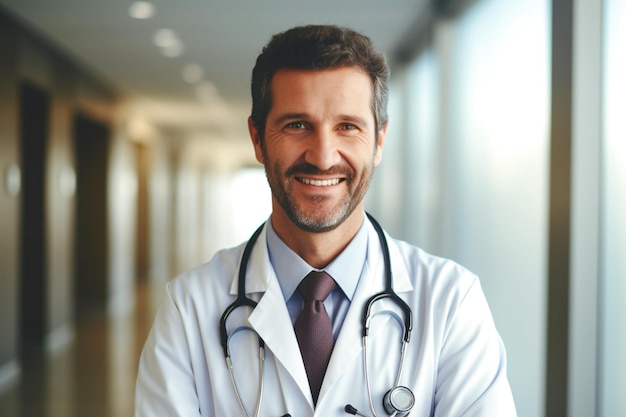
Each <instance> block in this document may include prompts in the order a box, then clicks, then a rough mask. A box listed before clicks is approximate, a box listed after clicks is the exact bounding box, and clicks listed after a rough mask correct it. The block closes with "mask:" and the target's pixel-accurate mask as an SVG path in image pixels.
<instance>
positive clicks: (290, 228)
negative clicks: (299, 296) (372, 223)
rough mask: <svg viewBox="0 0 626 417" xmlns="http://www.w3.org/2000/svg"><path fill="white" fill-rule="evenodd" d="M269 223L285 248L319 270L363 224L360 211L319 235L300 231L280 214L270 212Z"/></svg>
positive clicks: (348, 241)
mask: <svg viewBox="0 0 626 417" xmlns="http://www.w3.org/2000/svg"><path fill="white" fill-rule="evenodd" d="M271 221H272V227H273V228H274V230H275V231H276V234H278V236H279V237H280V238H281V239H282V240H283V242H285V243H286V244H287V246H289V247H290V248H291V249H292V250H293V251H294V252H296V253H297V254H298V255H299V256H300V257H301V258H302V259H304V260H305V261H306V262H307V263H308V264H309V265H311V266H312V267H314V268H317V269H322V268H324V267H326V266H327V265H328V264H330V263H331V262H332V261H333V260H334V259H335V258H336V257H337V256H338V255H339V254H340V253H341V252H342V251H343V250H344V249H345V248H346V246H348V244H349V243H350V241H351V240H352V239H353V238H354V236H355V235H356V234H357V232H358V231H359V228H360V227H361V224H362V223H363V208H362V207H357V208H356V209H355V210H354V212H353V213H352V214H351V215H350V216H349V217H348V218H347V219H346V220H345V221H344V222H343V223H341V224H340V225H339V226H337V227H336V228H335V229H333V230H330V231H328V232H322V233H314V232H308V231H305V230H302V229H301V228H299V227H298V226H297V225H296V224H295V223H293V222H292V221H291V219H289V218H288V217H287V216H286V215H285V214H284V213H283V212H282V211H280V210H278V211H277V210H274V211H273V212H272V219H271Z"/></svg>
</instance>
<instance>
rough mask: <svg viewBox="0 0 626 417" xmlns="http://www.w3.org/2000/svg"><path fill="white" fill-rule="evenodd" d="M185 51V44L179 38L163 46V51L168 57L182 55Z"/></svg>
mask: <svg viewBox="0 0 626 417" xmlns="http://www.w3.org/2000/svg"><path fill="white" fill-rule="evenodd" d="M184 51H185V45H183V43H182V42H181V41H179V40H176V42H173V43H172V44H170V45H169V46H167V47H165V48H161V53H162V54H163V55H164V56H166V57H168V58H175V57H177V56H180V55H181V54H182V53H183V52H184Z"/></svg>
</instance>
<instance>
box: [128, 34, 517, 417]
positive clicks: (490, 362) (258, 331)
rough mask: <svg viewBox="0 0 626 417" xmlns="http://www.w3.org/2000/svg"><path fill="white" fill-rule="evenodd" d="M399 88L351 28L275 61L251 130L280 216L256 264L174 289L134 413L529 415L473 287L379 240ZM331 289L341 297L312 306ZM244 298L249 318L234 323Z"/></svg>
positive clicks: (263, 59) (211, 272)
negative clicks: (376, 191) (379, 175)
mask: <svg viewBox="0 0 626 417" xmlns="http://www.w3.org/2000/svg"><path fill="white" fill-rule="evenodd" d="M388 77H389V74H388V67H387V64H386V62H385V59H384V57H383V56H382V55H380V54H379V53H377V52H376V51H375V50H374V49H373V47H372V45H371V42H370V40H369V39H368V38H367V37H364V36H362V35H360V34H358V33H356V32H354V31H352V30H350V29H346V28H339V27H335V26H304V27H297V28H294V29H291V30H288V31H286V32H284V33H281V34H278V35H275V36H274V37H273V38H272V39H271V41H270V42H269V44H268V45H267V46H266V47H265V48H264V50H263V52H262V53H261V55H260V56H259V57H258V59H257V62H256V65H255V68H254V70H253V75H252V99H253V105H252V114H251V117H250V119H249V121H248V126H249V131H250V136H251V138H252V144H253V146H254V150H255V154H256V158H257V159H258V160H259V162H261V163H262V164H263V165H264V166H265V170H266V174H267V179H268V182H269V184H270V188H271V190H272V214H271V217H270V219H269V220H268V221H267V223H266V224H265V226H264V227H263V228H262V229H260V232H259V233H260V234H255V236H254V238H253V239H251V242H249V244H248V245H247V246H246V249H245V250H244V247H243V245H242V246H240V247H237V248H233V249H227V250H223V251H220V252H219V253H217V254H216V255H215V257H214V258H213V259H212V260H211V261H210V262H208V263H207V264H205V265H202V266H200V267H198V268H196V269H193V270H192V271H190V272H187V273H185V274H182V275H181V276H179V277H177V278H176V279H174V280H172V281H171V282H169V283H168V285H167V294H166V296H165V299H164V302H163V305H162V306H161V308H160V310H159V312H158V313H157V316H156V318H155V323H154V326H153V328H152V330H151V333H150V335H149V337H148V340H147V341H146V344H145V347H144V350H143V353H142V357H141V361H140V366H139V374H138V379H137V391H136V413H135V415H136V416H137V417H143V416H181V417H182V416H185V417H188V416H219V417H225V416H238V415H261V416H286V415H291V416H294V417H303V416H314V415H315V416H325V417H328V416H344V415H346V413H350V414H359V415H363V416H382V415H397V416H404V415H410V416H446V417H451V416H461V415H463V416H498V417H507V416H515V414H516V413H515V407H514V404H513V399H512V396H511V391H510V388H509V384H508V381H507V377H506V357H505V351H504V347H503V345H502V342H501V340H500V337H499V335H498V333H497V331H496V329H495V327H494V324H493V320H492V318H491V314H490V312H489V308H488V306H487V303H486V301H485V298H484V296H483V293H482V290H481V288H480V283H479V282H478V279H477V277H476V276H474V275H473V274H471V273H470V272H468V271H467V270H465V269H463V268H462V267H460V266H459V265H457V264H455V263H453V262H451V261H449V260H444V259H441V258H437V257H433V256H431V255H428V254H426V253H425V252H423V251H421V250H420V249H418V248H415V247H412V246H410V245H408V244H406V243H404V242H400V241H396V240H393V239H387V238H385V236H384V234H383V233H382V230H380V235H378V234H377V229H376V227H377V223H375V222H374V220H370V219H369V218H368V217H367V216H366V214H365V212H364V204H363V197H364V195H365V193H366V190H367V188H368V185H369V183H370V180H371V177H372V173H373V170H374V167H375V166H377V165H378V164H379V163H380V162H381V157H382V151H383V146H384V143H385V134H386V131H387V113H386V106H387V92H388V88H387V81H388ZM255 240H256V242H255ZM387 242H388V243H387ZM387 244H388V249H386V245H387ZM387 251H388V254H389V265H387V262H386V260H385V255H386V254H387ZM242 253H243V255H242ZM242 256H243V258H244V259H243V260H242ZM240 262H241V263H242V267H241V270H242V277H243V280H242V277H239V276H238V273H239V270H240ZM386 268H389V269H390V271H391V276H392V278H391V280H392V281H393V284H392V285H388V286H387V284H386V279H387V278H386V277H387V275H386V273H385V271H386ZM311 271H315V272H314V273H313V274H309V273H310V272H311ZM319 271H324V272H325V273H326V274H327V275H326V274H319V273H317V272H319ZM305 277H306V278H305ZM242 283H243V285H242ZM319 283H323V286H325V287H327V288H326V293H328V292H329V291H330V294H329V295H327V294H326V293H325V294H324V295H314V296H310V297H309V295H308V294H307V290H308V289H311V288H315V291H318V289H317V285H318V284H319ZM392 290H393V291H395V292H394V293H393V294H394V295H393V296H392V295H391V291H392ZM384 291H387V292H386V293H385V292H384ZM395 293H397V297H396V296H395ZM376 294H383V296H380V297H375V299H378V298H380V300H378V301H376V303H375V305H374V306H373V307H372V310H373V311H372V313H371V315H370V316H369V317H370V318H371V320H370V319H368V320H367V322H368V325H369V326H370V327H369V329H370V330H367V331H365V333H367V334H368V337H367V340H368V343H367V347H364V344H363V343H362V341H363V340H365V338H363V337H362V335H363V334H364V330H363V316H364V307H365V305H366V304H367V302H368V300H369V299H371V298H372V296H375V295H376ZM237 297H239V298H237ZM244 297H248V298H245V299H244ZM396 298H398V300H399V301H397V302H396V301H394V300H395V299H396ZM235 299H237V302H236V305H240V304H246V305H247V306H246V307H239V308H236V309H232V312H231V308H229V306H231V305H232V303H233V302H234V301H235ZM247 300H250V301H247ZM397 306H400V308H401V310H398V307H397ZM402 306H406V309H407V310H404V307H402ZM368 310H369V308H368ZM225 311H228V312H229V313H227V314H224V312H225ZM407 311H408V312H407ZM230 313H232V314H230ZM223 314H224V316H223ZM310 320H312V321H310ZM396 322H397V323H396ZM398 324H399V325H398ZM410 327H413V329H412V332H411V334H410V341H409V342H408V343H407V344H406V346H405V348H404V350H405V356H404V359H403V360H401V358H400V351H401V344H402V343H401V341H402V338H403V334H404V332H405V331H406V332H407V333H408V328H410ZM242 330H244V331H242ZM248 330H251V331H248ZM221 332H222V333H223V334H221ZM325 333H326V334H325ZM257 335H258V337H259V338H258V339H257ZM407 339H408V338H407ZM223 340H224V341H225V342H224V344H225V346H223V345H222V341H223ZM260 341H262V343H261V342H260ZM259 343H261V345H263V344H264V351H263V353H261V354H259V351H260V349H259ZM225 351H226V352H228V354H229V361H228V362H227V361H226V360H225V357H224V352H225ZM259 356H262V357H263V358H264V361H262V362H261V360H260V359H259ZM231 360H232V374H231V373H230V372H231V371H229V366H228V365H227V363H228V364H230V363H231ZM259 363H262V364H263V365H262V366H259ZM399 374H400V375H399ZM388 392H390V393H389V394H388V395H386V394H387V393H388ZM393 407H396V409H397V410H399V411H398V412H397V414H393V413H394V408H393ZM357 410H358V411H357Z"/></svg>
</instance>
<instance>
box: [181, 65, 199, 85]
mask: <svg viewBox="0 0 626 417" xmlns="http://www.w3.org/2000/svg"><path fill="white" fill-rule="evenodd" d="M203 75H204V71H203V70H202V67H201V66H200V65H198V64H187V65H185V67H184V68H183V80H185V82H188V83H189V84H195V83H197V82H199V81H200V80H202V76H203Z"/></svg>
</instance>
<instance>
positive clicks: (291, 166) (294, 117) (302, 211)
mask: <svg viewBox="0 0 626 417" xmlns="http://www.w3.org/2000/svg"><path fill="white" fill-rule="evenodd" d="M371 103H372V82H371V80H370V78H369V76H368V75H367V74H365V73H364V72H363V71H361V70H360V69H358V68H353V67H346V68H338V69H330V70H321V71H310V70H285V69H284V70H280V71H278V72H277V73H276V74H275V75H274V77H273V80H272V108H271V110H270V112H269V114H268V116H267V121H266V127H265V132H264V138H263V140H261V135H259V132H257V131H256V129H255V128H254V126H253V125H252V122H251V121H249V122H248V124H249V128H250V135H251V137H252V141H253V144H254V148H255V153H256V158H257V160H259V162H261V163H262V164H264V165H265V171H266V174H267V178H268V182H269V185H270V188H271V190H272V195H273V213H274V214H273V216H272V218H273V221H291V222H293V223H294V224H296V225H297V226H298V227H299V228H300V229H302V230H305V231H309V232H326V231H330V230H333V229H335V228H336V227H338V226H339V225H340V224H342V223H343V222H344V221H345V220H346V219H347V218H349V217H350V215H351V214H352V213H354V212H355V209H357V208H359V209H362V205H363V197H364V196H365V193H366V191H367V188H368V186H369V183H370V180H371V177H372V173H373V170H374V167H375V166H377V165H378V164H379V163H380V160H381V156H382V148H383V143H384V137H385V133H386V126H385V127H383V128H382V129H381V130H380V131H379V132H378V135H376V127H375V121H374V115H373V112H372V106H371ZM277 219H278V220H277ZM287 219H288V220H287Z"/></svg>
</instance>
